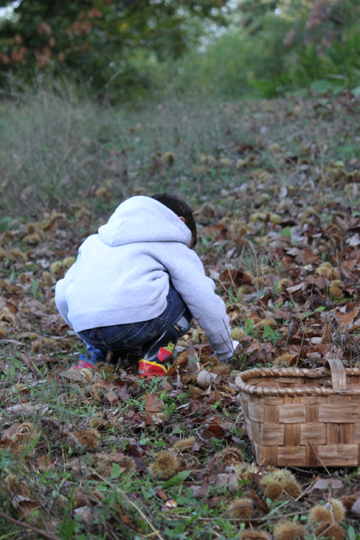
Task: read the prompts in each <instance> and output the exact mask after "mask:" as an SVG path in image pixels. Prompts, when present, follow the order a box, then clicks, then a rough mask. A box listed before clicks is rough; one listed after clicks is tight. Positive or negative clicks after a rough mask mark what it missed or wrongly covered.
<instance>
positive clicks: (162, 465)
mask: <svg viewBox="0 0 360 540" xmlns="http://www.w3.org/2000/svg"><path fill="white" fill-rule="evenodd" d="M155 458H156V461H154V463H152V464H151V465H150V467H149V471H150V474H151V476H153V477H154V478H156V479H158V480H168V479H169V478H171V477H172V476H174V474H175V473H176V472H177V470H178V461H177V459H176V457H175V456H174V454H171V453H170V452H168V451H167V450H161V451H160V452H157V453H156V454H155Z"/></svg>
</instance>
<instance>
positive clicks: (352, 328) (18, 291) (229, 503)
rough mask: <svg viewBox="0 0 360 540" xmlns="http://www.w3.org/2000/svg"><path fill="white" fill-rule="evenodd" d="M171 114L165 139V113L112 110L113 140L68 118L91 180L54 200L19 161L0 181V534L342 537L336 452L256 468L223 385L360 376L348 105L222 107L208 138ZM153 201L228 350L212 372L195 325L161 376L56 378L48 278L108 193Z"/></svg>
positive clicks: (356, 106) (63, 343)
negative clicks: (325, 458) (190, 236)
mask: <svg viewBox="0 0 360 540" xmlns="http://www.w3.org/2000/svg"><path fill="white" fill-rule="evenodd" d="M168 107H170V106H168ZM184 110H185V112H184V111H183V113H181V107H179V110H178V111H175V112H174V114H175V115H176V114H177V115H178V116H177V118H179V119H182V120H181V122H182V124H181V123H180V120H179V123H178V124H177V123H176V122H173V123H171V125H170V127H168V128H164V127H161V126H164V124H161V122H160V121H159V120H158V118H157V117H158V116H159V117H161V116H162V115H163V119H164V118H165V119H166V118H167V117H168V116H167V115H168V112H169V111H168V109H167V106H166V105H165V106H161V107H158V108H157V109H156V110H155V114H154V111H153V112H152V114H153V116H147V115H149V114H150V113H149V112H146V113H145V112H144V111H137V112H134V113H131V114H133V116H131V114H130V113H129V114H128V116H126V117H124V118H123V122H122V124H121V133H120V134H118V138H117V139H116V133H117V132H116V123H115V122H114V123H113V124H111V122H110V120H108V124H106V126H105V124H104V126H105V127H104V126H103V129H102V130H101V129H100V127H101V126H100V127H99V128H98V131H96V132H94V133H95V134H91V135H90V136H87V137H86V136H85V135H86V129H85V124H84V134H83V137H82V139H81V141H80V143H79V145H80V146H79V148H80V147H81V151H80V150H79V155H78V160H79V161H78V163H77V166H78V167H79V171H80V169H81V170H89V171H90V172H89V174H90V173H91V174H92V175H93V176H92V177H91V178H95V176H96V175H95V174H94V172H91V171H94V170H95V172H97V173H99V170H100V172H101V174H100V173H99V174H98V178H99V180H98V182H97V183H96V182H95V181H94V183H91V184H89V183H88V184H84V185H81V186H76V189H77V190H78V191H77V192H76V193H75V191H74V192H71V189H75V188H74V186H73V185H71V186H70V187H69V191H68V199H67V198H66V195H63V197H62V196H61V190H59V189H60V188H59V185H60V184H61V182H60V184H59V182H57V181H54V182H53V184H52V187H51V190H50V189H49V191H46V190H45V189H44V186H43V184H41V183H39V184H36V183H33V184H29V185H28V186H26V184H25V183H24V182H25V180H24V179H25V176H26V174H25V173H26V170H28V171H30V172H29V173H28V174H31V171H32V170H33V169H32V168H31V167H28V169H26V167H25V164H24V163H25V160H26V159H27V158H26V156H25V154H23V155H20V157H19V156H17V157H16V156H15V157H14V159H15V160H18V161H19V160H20V161H21V160H23V161H22V164H21V165H19V167H18V168H15V172H11V170H10V166H9V169H8V170H9V173H8V174H9V176H8V178H6V179H4V181H3V183H2V184H1V186H0V189H1V190H2V192H3V203H2V204H5V203H4V201H7V202H6V205H7V206H6V207H4V209H3V210H4V212H5V213H6V215H5V214H4V215H3V218H2V219H1V221H0V226H1V233H0V241H1V244H0V245H1V247H0V260H1V269H0V345H1V353H0V354H1V357H0V438H1V441H0V479H1V481H0V539H5V538H12V537H13V538H16V539H38V538H49V539H57V538H58V539H62V540H70V539H71V538H74V539H76V540H85V539H86V540H90V539H105V538H108V539H118V538H121V539H122V538H128V539H139V540H142V539H145V538H147V539H149V538H151V539H160V540H161V539H163V540H165V539H166V540H167V539H170V538H177V539H179V540H182V539H187V538H188V539H192V540H194V539H199V540H200V539H230V538H232V539H239V540H240V539H242V540H246V539H255V540H256V539H258V540H262V539H265V540H266V539H268V540H270V539H272V538H275V539H276V540H292V539H293V540H295V539H296V538H304V539H306V540H309V539H315V538H317V539H320V538H321V539H324V538H333V539H336V540H337V539H342V538H348V539H350V540H356V539H357V540H359V539H360V524H359V516H360V504H359V502H360V487H359V475H360V472H359V471H360V468H359V467H358V466H357V465H356V466H353V465H354V463H353V461H354V457H353V456H351V455H350V454H349V465H350V466H349V467H331V464H330V463H325V464H324V465H327V466H325V467H320V468H311V469H307V468H304V467H302V466H298V467H293V468H289V469H280V470H278V469H275V468H272V467H270V466H269V465H268V462H267V460H266V459H265V460H264V461H263V462H262V463H259V464H257V465H256V459H255V456H254V453H253V451H252V447H251V444H250V441H249V438H248V435H247V431H246V420H245V417H244V414H243V411H242V408H241V399H240V395H239V391H238V388H237V386H236V384H235V378H236V377H237V376H238V374H239V373H240V372H242V371H244V370H247V369H249V368H255V367H256V368H268V367H279V368H282V367H284V368H288V367H298V368H307V369H310V370H312V369H322V368H323V367H324V364H325V362H326V360H327V358H334V357H337V358H340V359H341V360H342V362H343V364H344V366H345V367H347V368H350V367H353V368H358V367H360V341H359V340H360V313H359V310H360V281H359V278H360V247H359V246H360V206H359V200H360V150H359V142H360V128H359V125H360V124H359V117H360V101H359V100H356V99H354V98H352V97H351V96H348V95H343V96H340V97H338V98H326V97H314V99H311V100H302V101H301V100H297V99H295V98H294V99H289V100H279V101H252V102H238V103H226V104H223V105H222V106H221V121H219V123H217V121H216V115H214V114H213V116H212V117H211V118H212V120H211V122H208V123H207V124H206V125H207V130H208V131H206V132H204V129H202V128H201V126H200V127H198V125H197V122H198V120H199V118H200V116H201V115H200V116H199V114H198V115H197V116H196V114H195V113H194V115H193V117H192V116H191V108H190V106H189V105H188V106H187V107H185V106H184ZM181 114H184V115H185V118H182V116H181ZM104 115H105V116H106V115H108V118H110V116H111V112H109V111H105V113H104ZM113 115H114V117H115V116H116V114H115V112H114V113H113ZM141 118H142V120H141ZM186 118H187V119H188V124H189V125H190V127H191V126H192V127H191V129H190V127H187V126H188V124H187V120H186ZM15 120H16V119H15ZM15 120H14V125H15V124H16V121H15ZM140 120H141V122H140ZM164 122H165V120H164ZM204 122H205V123H206V122H207V120H206V119H205V120H204ZM5 123H6V122H5ZM19 125H21V122H20V120H19ZM40 127H41V126H40ZM203 127H204V125H203ZM182 130H183V131H182ZM47 131H48V128H47ZM45 132H46V130H44V133H45ZM169 134H171V137H172V138H171V142H168V143H166V140H168V141H169V140H170V139H169ZM125 135H126V138H124V137H125ZM13 136H14V137H15V135H14V134H13ZM69 137H70V135H69ZM0 138H1V129H0ZM125 139H126V140H125ZM200 139H201V140H200ZM14 140H15V139H14ZM114 141H115V142H114ZM199 141H200V142H199ZM49 145H50V143H49ZM50 146H51V145H50ZM144 147H145V148H146V153H147V154H146V158H145V157H144V152H145V150H144ZM50 151H51V152H55V150H53V149H51V150H46V151H45V150H44V151H43V154H41V155H40V154H39V155H38V157H39V161H41V160H43V161H42V165H44V167H45V165H46V167H50V166H51V159H52V158H53V156H52V157H51V156H50V157H47V158H46V159H45V157H44V156H45V154H46V156H48V154H49V152H50ZM24 152H25V151H24ZM46 152H47V153H46ZM81 152H82V153H81ZM3 153H4V146H3V149H2V154H1V155H3ZM80 154H81V155H80ZM14 155H15V154H14ZM124 156H125V157H124ZM125 158H126V163H125V164H124V159H125ZM31 159H32V160H33V163H34V165H33V166H34V167H35V165H36V164H35V161H36V160H35V158H34V156H33V155H32V156H31ZM46 160H48V161H46ZM9 163H10V161H9ZM64 163H65V160H64ZM5 165H6V164H5ZM68 166H69V168H71V167H72V169H71V171H70V173H71V174H73V175H75V174H76V170H77V169H76V168H75V167H74V166H73V162H72V163H71V164H70V163H69V164H68ZM87 167H88V169H87ZM102 168H103V171H102ZM16 170H17V171H18V174H19V178H20V180H19V183H18V184H16V181H17V178H16ZM57 170H60V165H59V167H58V169H57ZM69 170H70V169H69ZM24 171H25V172H24ZM111 171H112V173H111ZM65 173H66V171H65V172H64V174H63V176H62V178H63V179H64V178H65V180H63V182H64V183H63V188H62V189H63V191H66V190H67V187H66V182H67V179H66V174H65ZM70 173H69V174H70ZM6 174H7V173H6ZM79 174H80V173H79ZM109 174H112V175H113V176H112V177H111V178H110V177H109ZM11 175H13V176H11ZM9 178H10V181H9ZM60 187H61V186H60ZM7 189H8V190H9V192H8V193H9V194H8V195H6V190H7ZM26 189H27V192H25V190H26ZM170 189H171V190H172V191H173V192H176V193H178V194H179V195H182V196H183V197H184V198H185V199H186V200H188V201H190V203H191V204H192V205H193V207H194V209H195V216H196V220H197V223H198V226H199V229H198V234H199V242H198V247H197V248H196V249H197V253H198V254H199V256H200V257H201V259H202V261H203V263H204V266H205V269H206V271H207V274H208V275H209V276H210V277H212V278H213V279H214V281H215V283H216V287H217V292H218V294H219V295H220V296H221V297H222V298H223V299H224V301H225V302H226V304H227V310H228V314H229V317H230V320H231V326H232V336H233V338H234V339H238V340H239V341H240V342H241V347H240V348H239V349H238V350H237V353H236V355H235V356H234V358H233V361H232V362H231V364H230V365H224V364H220V363H219V361H218V360H217V358H215V357H213V356H211V354H210V353H211V350H210V348H209V346H208V344H207V342H206V337H205V336H204V334H203V332H202V331H201V329H200V328H199V327H198V326H197V325H196V322H194V324H193V327H192V329H191V330H190V331H189V332H188V333H187V334H186V336H184V337H183V338H181V340H180V341H179V342H178V344H177V348H176V355H175V359H176V361H175V364H174V368H173V369H172V371H171V372H170V374H169V376H168V377H167V378H166V380H164V381H162V380H158V379H153V380H151V381H144V380H140V379H139V377H138V375H137V370H136V358H137V357H136V354H135V353H136V352H135V351H134V353H133V354H131V355H130V356H129V357H128V358H127V360H126V361H125V362H123V363H121V364H119V365H116V366H115V365H112V364H104V365H102V366H100V367H99V368H98V369H96V373H95V374H92V373H90V372H89V371H88V370H82V371H74V370H70V369H69V368H70V367H71V366H72V365H74V364H75V363H76V362H77V359H78V356H79V354H80V353H81V352H84V348H83V345H82V343H81V342H80V340H79V338H78V337H77V336H76V335H75V334H74V332H72V331H70V330H69V328H68V327H67V326H66V325H65V323H64V321H63V320H62V319H61V317H60V315H59V314H58V313H57V310H56V307H55V304H54V286H55V283H56V281H57V280H58V279H60V278H61V277H62V276H63V275H64V273H65V272H66V270H67V269H68V268H69V267H70V266H71V264H72V263H73V262H74V260H75V257H76V253H77V249H78V247H79V245H80V243H81V242H82V241H83V239H84V238H85V237H86V236H88V235H89V234H90V233H93V232H95V231H96V229H97V227H98V225H99V224H100V223H102V222H104V221H105V220H106V219H107V217H108V216H109V215H110V213H111V211H112V210H113V209H114V208H115V207H116V205H117V204H118V203H119V202H121V200H122V198H124V197H126V196H130V195H132V194H146V195H151V194H152V193H153V192H155V191H164V190H170ZM47 197H48V198H47ZM51 197H52V198H51ZM29 201H32V202H31V208H30V207H29V204H30V203H29ZM49 201H50V202H49ZM50 206H51V207H52V210H49V207H50ZM44 207H47V210H46V209H45V210H44ZM15 214H16V218H15V217H14V216H15ZM31 215H32V216H33V217H31ZM29 216H30V217H29ZM207 372H211V373H212V374H213V376H211V375H208V374H207ZM199 373H200V374H201V375H200V376H199ZM204 379H205V382H204ZM209 379H211V381H210V382H211V384H209ZM206 381H207V382H206ZM355 432H356V433H359V428H357V431H356V429H355V430H354V433H355ZM334 437H335V435H334ZM354 437H355V439H354ZM357 437H358V439H359V435H357ZM335 439H336V437H335V438H333V439H332V442H333V443H334V444H335V443H349V442H352V443H353V444H352V445H351V446H352V450H353V449H354V447H355V446H356V443H357V444H359V443H360V439H359V440H356V435H354V434H353V440H352V441H347V440H345V439H346V437H345V439H344V437H343V439H344V440H343V439H342V438H341V434H340V433H339V434H338V439H339V440H335ZM356 459H357V456H356ZM317 505H320V506H321V508H319V507H318V506H317ZM314 507H315V509H314Z"/></svg>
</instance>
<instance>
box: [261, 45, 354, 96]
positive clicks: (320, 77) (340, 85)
mask: <svg viewBox="0 0 360 540" xmlns="http://www.w3.org/2000/svg"><path fill="white" fill-rule="evenodd" d="M297 54H298V62H297V65H296V67H295V69H289V70H287V71H286V70H285V71H284V72H283V73H281V74H280V75H279V76H277V77H273V78H272V79H269V80H265V81H254V82H253V85H254V87H255V88H256V89H257V90H259V91H260V93H261V94H262V95H263V96H264V97H274V96H276V95H280V94H283V93H284V92H288V91H295V90H296V89H297V88H307V87H311V89H312V91H313V92H314V93H315V94H317V93H318V94H323V93H327V92H331V93H335V94H337V93H339V92H341V91H342V90H344V89H345V88H349V89H351V90H354V93H355V95H357V94H360V60H359V58H360V37H359V36H353V37H351V38H349V39H346V40H345V42H344V43H340V42H339V41H336V40H334V42H333V43H332V46H331V47H327V48H326V49H325V51H324V52H323V53H320V52H319V51H318V50H317V48H316V46H315V44H314V43H309V44H308V45H307V46H306V48H305V50H304V51H298V52H297Z"/></svg>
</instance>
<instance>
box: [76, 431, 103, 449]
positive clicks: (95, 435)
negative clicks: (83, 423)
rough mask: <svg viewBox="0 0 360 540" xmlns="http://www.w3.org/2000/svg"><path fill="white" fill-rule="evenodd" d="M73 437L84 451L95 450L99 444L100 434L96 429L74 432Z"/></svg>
mask: <svg viewBox="0 0 360 540" xmlns="http://www.w3.org/2000/svg"><path fill="white" fill-rule="evenodd" d="M74 435H75V437H76V439H77V440H78V441H79V443H80V444H81V445H82V446H84V448H85V450H95V449H96V448H98V446H99V444H100V434H99V432H98V431H97V430H96V429H92V428H89V429H85V430H83V431H75V433H74Z"/></svg>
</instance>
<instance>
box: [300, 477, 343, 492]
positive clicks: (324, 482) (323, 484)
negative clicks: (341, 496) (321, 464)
mask: <svg viewBox="0 0 360 540" xmlns="http://www.w3.org/2000/svg"><path fill="white" fill-rule="evenodd" d="M329 485H330V487H331V489H332V490H337V489H341V488H343V487H344V484H343V482H342V481H341V480H338V479H337V478H319V480H317V481H316V482H315V484H314V485H313V486H312V487H311V489H309V491H308V493H312V492H313V491H315V490H316V489H319V490H320V491H327V490H328V489H329Z"/></svg>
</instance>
